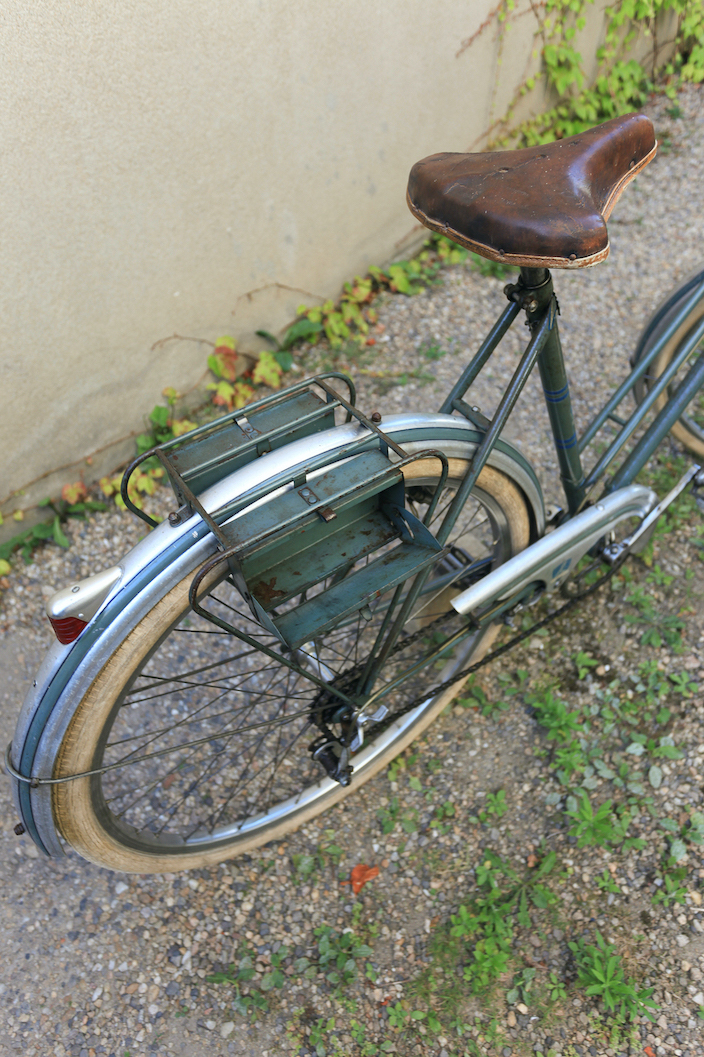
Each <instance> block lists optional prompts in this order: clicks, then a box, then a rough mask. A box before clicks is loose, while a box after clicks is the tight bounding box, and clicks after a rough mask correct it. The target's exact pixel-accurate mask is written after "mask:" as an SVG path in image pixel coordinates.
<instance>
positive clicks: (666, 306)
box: [631, 267, 704, 459]
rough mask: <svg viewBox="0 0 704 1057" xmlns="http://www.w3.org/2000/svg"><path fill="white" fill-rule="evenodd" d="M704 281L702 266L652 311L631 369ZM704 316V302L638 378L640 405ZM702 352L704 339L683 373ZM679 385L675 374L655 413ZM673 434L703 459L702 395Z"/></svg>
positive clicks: (692, 403) (692, 354)
mask: <svg viewBox="0 0 704 1057" xmlns="http://www.w3.org/2000/svg"><path fill="white" fill-rule="evenodd" d="M703 278H704V269H702V268H701V267H699V268H697V269H696V270H695V271H694V272H692V273H691V274H690V275H688V276H687V278H686V279H684V280H683V281H682V282H681V283H680V284H679V286H677V287H676V288H675V289H674V290H673V291H672V292H671V293H670V294H668V296H667V297H666V298H664V299H663V301H662V302H661V303H660V304H659V305H658V307H657V308H656V310H655V312H653V314H652V316H651V317H650V319H649V320H648V322H647V323H646V325H645V327H644V328H643V331H642V333H641V336H640V338H639V341H638V344H637V345H636V351H635V353H634V355H633V358H632V361H631V366H632V367H635V366H637V364H638V363H639V362H640V361H641V359H642V358H643V357H644V356H645V355H647V353H648V352H649V351H650V349H652V347H653V345H654V344H655V342H656V341H657V340H658V338H659V337H660V335H661V334H662V333H663V331H664V330H665V328H666V327H667V326H668V324H669V323H670V321H671V320H672V319H673V317H674V316H675V314H676V313H677V312H678V310H679V309H680V308H681V307H682V305H683V302H684V301H685V300H686V299H687V297H688V296H690V294H691V293H692V290H693V289H694V287H695V286H696V284H697V283H699V282H701V280H702V279H703ZM702 317H704V301H700V303H699V304H698V305H697V307H696V308H695V309H694V310H693V311H692V312H691V313H690V314H689V316H688V317H687V318H686V319H685V321H684V322H683V323H682V325H681V326H680V327H679V328H678V330H677V331H676V332H675V334H674V335H673V336H672V338H671V339H670V341H669V342H668V343H667V344H666V345H665V347H664V348H663V349H662V351H661V352H660V353H659V355H658V356H656V358H655V360H654V361H653V362H652V364H651V365H650V367H649V368H648V370H647V372H646V373H645V374H644V375H643V376H642V377H641V378H639V379H638V381H637V382H636V384H635V385H634V387H633V392H634V396H635V399H636V402H637V403H639V404H640V403H642V402H643V400H644V399H645V397H646V395H647V393H648V391H649V389H650V387H651V386H652V384H653V383H654V382H655V381H656V380H657V379H658V378H659V377H660V375H661V374H662V373H663V371H664V370H665V369H666V368H667V366H668V364H669V363H670V362H671V361H672V358H673V357H674V356H675V354H676V353H677V350H678V349H679V348H680V346H681V345H682V343H683V342H684V341H685V340H686V338H687V337H688V335H689V334H690V333H691V331H692V329H693V327H695V326H696V325H697V324H698V323H699V322H700V320H701V319H702ZM703 351H704V340H703V341H701V342H700V343H699V345H698V346H697V348H695V349H694V351H693V352H692V353H691V354H690V356H689V357H688V358H687V361H686V363H685V364H684V366H683V368H682V370H683V371H684V370H685V369H687V368H688V367H689V365H690V364H691V362H692V358H693V357H695V356H697V355H701V354H702V352H703ZM677 382H678V376H677V375H676V376H675V377H674V378H673V379H672V381H671V382H670V385H669V386H668V387H667V389H666V390H665V391H664V392H663V393H662V394H661V395H660V396H659V397H658V399H657V400H656V401H655V406H654V410H655V411H659V410H660V409H661V408H663V407H664V406H665V404H666V402H667V400H668V398H669V396H670V395H671V394H672V392H673V391H674V389H675V388H676V386H677ZM670 433H671V435H672V436H673V437H674V438H675V439H676V440H678V441H679V442H680V443H681V444H682V445H684V447H685V448H687V449H688V450H689V451H691V452H692V453H693V454H694V455H696V456H697V458H698V459H704V398H703V397H702V394H701V392H700V393H698V394H697V396H696V397H695V398H694V400H693V401H692V402H691V403H690V405H689V407H688V408H687V413H686V414H684V415H682V416H681V417H680V418H679V419H678V420H677V422H676V423H675V424H674V425H673V426H672V428H671V429H670Z"/></svg>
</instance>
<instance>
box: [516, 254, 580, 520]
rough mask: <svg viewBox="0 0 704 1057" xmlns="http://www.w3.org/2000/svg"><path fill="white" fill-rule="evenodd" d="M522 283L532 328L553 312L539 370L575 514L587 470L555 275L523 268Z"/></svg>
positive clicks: (562, 472) (570, 506)
mask: <svg viewBox="0 0 704 1057" xmlns="http://www.w3.org/2000/svg"><path fill="white" fill-rule="evenodd" d="M521 286H522V287H523V288H524V290H525V294H524V297H523V301H522V304H523V308H524V309H525V312H526V316H527V317H528V324H529V326H530V327H531V329H532V328H533V327H534V326H536V325H537V324H538V323H540V321H541V320H542V319H543V317H544V315H545V313H546V312H548V313H552V323H551V326H550V333H549V335H548V338H547V340H546V342H545V344H544V345H543V348H542V349H541V351H540V353H539V354H538V369H539V371H540V380H541V382H542V386H543V393H544V395H545V405H546V407H547V409H548V416H549V418H550V426H551V428H552V435H553V440H554V442H555V450H556V453H557V461H558V464H559V466H560V477H561V479H562V487H563V489H564V492H565V498H566V500H567V507H568V510H569V512H570V514H575V513H576V512H577V511H578V510H579V508H580V507H581V505H582V502H583V501H584V471H583V470H582V461H581V459H580V455H579V446H578V443H577V431H576V427H575V421H574V414H573V412H572V399H571V397H570V388H569V382H568V381H567V372H566V370H565V360H564V357H563V355H562V345H561V342H560V334H559V331H558V327H557V315H558V312H559V308H558V304H557V298H556V297H555V293H554V290H553V285H552V276H551V275H550V272H549V271H548V269H547V268H521Z"/></svg>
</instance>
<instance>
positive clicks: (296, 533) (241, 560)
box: [122, 372, 448, 650]
mask: <svg viewBox="0 0 704 1057" xmlns="http://www.w3.org/2000/svg"><path fill="white" fill-rule="evenodd" d="M328 378H337V379H340V380H342V381H343V382H344V383H345V384H346V385H347V387H348V390H349V400H346V399H345V398H344V397H343V396H341V395H340V393H339V392H337V390H335V389H333V388H332V386H330V385H329V384H328V382H327V379H328ZM316 389H317V390H322V393H323V397H321V396H320V395H319V393H318V392H316V391H315V390H316ZM354 399H355V392H354V386H353V383H352V381H351V380H350V379H349V378H347V377H346V376H345V375H342V374H339V373H337V372H329V373H326V374H321V375H316V376H315V377H314V378H311V379H309V380H308V381H305V382H301V383H299V384H298V385H295V386H293V387H292V388H290V389H287V390H285V391H284V392H283V393H280V394H276V395H274V396H271V397H266V398H265V399H264V400H260V401H257V402H256V403H254V404H250V405H249V406H248V407H247V408H246V409H243V410H242V411H237V412H233V413H232V414H229V415H225V416H223V417H222V418H220V419H218V420H217V421H216V422H213V423H209V424H208V425H207V426H201V427H200V428H199V429H196V430H194V431H193V432H192V433H189V434H186V435H185V436H184V437H182V438H177V439H176V440H173V441H169V442H168V443H167V444H163V445H158V446H157V447H155V448H152V449H151V450H150V451H148V452H145V453H144V454H143V455H141V456H140V457H139V458H138V459H136V460H135V461H134V462H133V463H132V464H131V466H129V467H128V469H127V470H126V471H125V475H124V477H123V481H122V496H123V499H124V500H125V504H126V505H127V506H128V507H129V508H130V509H131V510H133V511H134V513H136V514H137V515H138V516H139V517H141V518H142V519H143V520H145V521H147V522H148V523H149V524H156V522H154V521H153V519H152V518H149V516H148V515H146V514H145V513H144V512H143V511H140V510H138V509H137V508H136V507H135V506H134V504H133V503H132V502H131V501H130V500H129V497H128V495H127V487H128V484H129V478H130V475H131V474H132V473H133V472H134V470H135V469H136V468H137V466H139V465H140V464H141V463H143V462H144V461H145V460H146V459H149V458H154V457H156V458H157V459H158V460H159V461H160V462H161V464H162V465H163V467H164V469H165V470H166V472H167V474H168V477H169V481H170V483H171V486H172V488H173V491H174V494H175V496H176V499H177V502H178V504H179V510H178V511H177V512H175V513H174V515H172V516H171V518H170V520H172V521H173V523H174V524H178V523H179V522H180V521H182V520H185V519H186V518H188V517H190V516H192V515H193V514H196V513H197V514H199V515H200V516H201V518H202V519H203V520H204V521H205V522H206V524H207V525H208V527H209V528H210V530H211V531H212V533H213V535H214V536H215V538H216V540H217V546H218V551H219V553H218V554H216V555H214V556H213V557H212V558H211V559H210V560H209V561H207V562H206V563H205V565H203V566H202V567H201V568H200V569H199V570H198V572H197V573H196V574H195V577H194V580H193V583H192V585H191V591H190V598H191V604H192V606H193V609H194V610H195V611H196V612H197V613H199V614H200V615H201V616H203V617H205V618H206V619H207V620H210V621H211V622H212V623H216V624H217V626H219V627H222V628H225V629H226V630H228V631H229V632H231V633H232V634H234V635H236V636H237V637H242V635H241V633H240V632H239V631H237V629H236V628H233V627H232V626H231V625H230V624H229V623H227V622H225V621H223V620H221V619H220V618H215V617H214V615H213V614H211V613H208V612H207V611H206V610H205V609H203V608H202V606H201V605H200V603H199V601H198V593H199V588H200V587H201V585H202V583H203V581H204V579H205V578H206V577H207V576H208V575H209V574H210V573H211V572H212V571H213V570H214V569H215V568H216V567H217V566H219V565H221V564H222V563H223V562H224V563H226V564H227V566H228V569H227V573H226V575H228V577H229V579H230V580H231V582H232V583H233V584H234V586H235V587H236V588H237V590H238V592H239V594H240V595H241V597H242V598H243V600H244V601H245V602H246V603H247V606H248V607H249V609H250V611H251V613H252V615H253V616H254V617H255V619H256V620H257V622H258V623H259V624H260V626H261V627H262V628H264V629H265V630H266V631H268V632H270V633H271V634H273V635H274V636H275V637H276V639H278V641H279V642H280V643H281V645H283V646H284V648H285V649H287V650H296V649H298V648H299V647H300V646H301V645H303V644H304V643H306V642H308V641H310V640H311V639H313V638H315V636H316V635H318V634H322V633H323V632H325V631H327V630H329V629H330V628H331V627H333V626H334V625H336V624H338V623H339V622H340V621H341V620H345V619H347V618H350V619H351V618H353V617H354V616H355V615H356V614H358V613H363V614H364V613H366V612H368V607H369V604H370V603H371V602H373V601H374V600H375V599H376V598H378V597H379V596H380V595H382V594H384V593H385V592H386V591H389V590H391V589H393V588H398V589H399V590H400V585H402V584H403V583H404V582H405V581H406V580H408V579H411V578H413V577H415V576H416V575H417V574H419V573H423V572H424V571H425V570H428V569H429V567H430V566H431V565H433V564H434V563H435V562H436V561H438V559H439V558H441V557H443V556H445V555H446V554H447V553H448V552H447V549H446V548H443V547H441V546H440V544H439V543H438V542H437V540H436V539H435V537H434V536H433V535H432V533H431V532H430V530H429V529H428V528H427V525H428V524H429V523H430V521H431V519H432V517H433V514H434V512H435V508H436V506H437V502H438V500H439V497H440V494H441V492H442V489H443V487H444V485H445V482H446V480H447V473H448V462H447V458H446V457H445V455H444V454H443V453H442V452H439V451H435V450H432V451H431V450H428V451H422V452H418V453H415V454H412V455H408V454H407V453H406V452H405V451H404V449H403V448H402V447H401V446H400V445H398V444H397V443H396V442H395V441H393V440H392V439H391V438H390V437H388V436H387V435H386V434H385V433H384V432H383V431H382V430H381V429H380V428H379V426H378V425H376V423H374V422H372V421H371V420H370V419H368V418H367V417H366V416H365V415H363V414H362V413H361V412H360V411H359V410H358V409H357V408H356V407H355V406H354ZM337 408H341V409H342V410H344V411H345V412H346V421H348V422H349V421H350V420H351V419H353V418H354V419H356V420H357V421H358V422H359V423H360V425H362V426H364V427H365V429H364V431H363V432H362V434H361V436H360V437H358V438H355V439H354V440H352V441H350V442H348V443H347V444H345V445H343V446H342V447H340V448H338V449H336V450H335V451H334V452H332V453H331V452H329V451H328V452H324V453H322V454H320V455H317V456H314V457H312V458H310V459H308V460H307V461H306V463H305V466H299V467H295V468H293V469H288V470H286V471H283V472H282V473H280V474H278V475H274V476H272V477H270V478H269V479H268V480H266V481H265V483H264V484H262V485H260V486H259V487H257V488H253V489H251V490H250V491H248V492H247V493H246V494H245V495H243V496H240V497H239V498H238V499H236V500H234V501H232V502H230V503H229V504H227V505H225V506H223V507H220V508H219V509H217V510H215V511H213V512H210V513H209V512H208V511H206V510H205V509H204V508H203V506H202V504H201V502H200V500H199V499H198V496H197V495H196V491H198V492H202V491H204V490H205V489H206V488H208V487H210V486H211V485H213V484H215V483H216V482H217V481H218V480H220V479H221V478H222V477H223V476H225V474H229V473H232V472H233V470H235V469H238V468H240V467H242V466H244V465H246V464H247V463H248V462H251V461H253V460H254V459H256V458H259V457H261V456H263V455H265V454H266V453H267V452H270V451H273V450H275V448H277V447H281V446H282V445H284V444H288V443H291V442H292V441H294V440H299V439H301V438H302V437H306V436H310V435H311V434H313V433H316V432H318V431H320V430H323V429H329V428H331V427H332V426H334V424H335V421H334V415H335V410H336V409H337ZM245 412H246V413H245ZM374 441H376V445H374ZM390 448H391V449H392V451H393V452H394V454H395V455H396V456H397V459H396V461H394V462H392V461H391V459H390V457H389V454H390V453H389V449H390ZM428 458H433V459H437V460H438V461H439V462H440V464H441V472H440V479H439V482H438V484H437V487H436V488H435V491H434V494H433V495H432V498H431V500H430V503H429V506H428V509H427V512H426V515H425V518H424V522H421V521H420V520H419V519H418V518H417V517H416V516H415V515H413V514H412V513H411V512H410V511H409V510H407V509H406V506H405V492H404V478H403V469H404V467H405V466H407V465H408V464H410V463H412V462H415V461H418V460H420V459H428ZM267 497H268V498H267ZM261 500H265V502H260V501H261ZM362 559H364V561H365V564H363V565H362V567H361V568H357V569H354V568H353V567H354V566H355V564H356V563H358V562H359V561H360V560H362ZM326 581H327V585H326ZM313 589H315V593H313V596H312V597H308V596H307V592H308V591H311V590H313ZM296 597H300V599H301V601H300V604H299V605H297V606H296V607H294V608H290V609H289V610H288V611H285V612H278V609H279V608H280V607H281V606H282V605H285V603H286V602H288V601H290V600H291V599H292V598H296Z"/></svg>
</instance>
